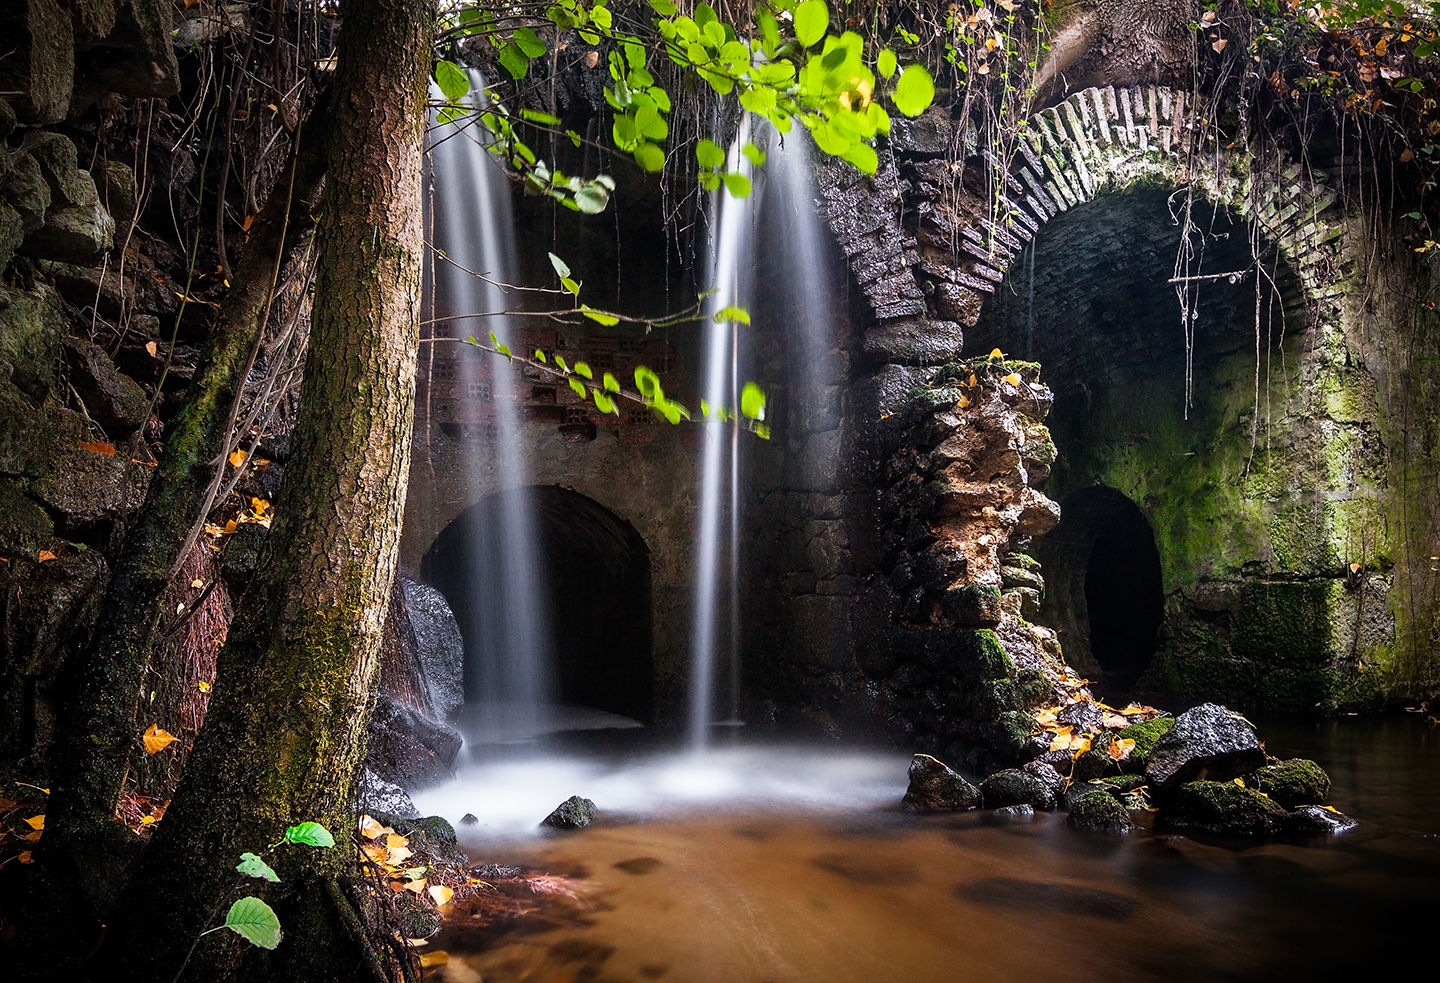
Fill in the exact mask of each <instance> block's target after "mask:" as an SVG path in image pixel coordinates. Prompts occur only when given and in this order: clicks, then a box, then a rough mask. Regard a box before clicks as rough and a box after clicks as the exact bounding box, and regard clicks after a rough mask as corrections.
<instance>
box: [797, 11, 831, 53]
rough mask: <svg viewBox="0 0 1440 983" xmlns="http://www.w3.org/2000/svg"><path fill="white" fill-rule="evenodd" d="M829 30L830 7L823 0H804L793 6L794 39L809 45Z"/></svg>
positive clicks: (806, 45)
mask: <svg viewBox="0 0 1440 983" xmlns="http://www.w3.org/2000/svg"><path fill="white" fill-rule="evenodd" d="M828 30H830V8H829V7H827V6H825V0H805V2H804V3H802V4H800V6H798V7H796V8H795V40H797V41H799V42H800V43H801V44H802V45H804V46H805V47H807V48H808V47H810V46H811V45H812V44H814V43H815V42H816V41H819V40H820V39H821V38H823V37H824V36H825V32H826V31H828Z"/></svg>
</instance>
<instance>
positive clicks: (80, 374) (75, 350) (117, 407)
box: [65, 338, 150, 436]
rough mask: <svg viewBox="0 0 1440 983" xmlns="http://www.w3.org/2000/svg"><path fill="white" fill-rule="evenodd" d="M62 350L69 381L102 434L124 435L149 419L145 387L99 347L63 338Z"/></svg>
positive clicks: (74, 339) (77, 339) (82, 340)
mask: <svg viewBox="0 0 1440 983" xmlns="http://www.w3.org/2000/svg"><path fill="white" fill-rule="evenodd" d="M65 350H66V354H67V361H68V362H69V364H70V384H71V385H73V386H74V387H75V391H76V392H78V393H79V394H80V398H81V400H83V401H84V403H85V409H86V410H87V411H88V412H89V413H90V415H91V416H92V417H93V418H94V419H95V420H96V422H98V423H99V424H100V426H102V427H103V428H104V429H105V432H106V433H108V434H111V435H112V436H126V435H128V434H131V433H133V432H134V431H135V430H136V428H138V427H139V426H140V425H141V424H142V423H144V422H145V421H146V420H147V419H148V418H149V416H150V401H149V399H148V398H147V397H146V396H145V390H143V389H141V388H140V387H139V386H137V385H136V384H135V383H134V382H133V381H132V380H131V379H130V378H129V377H128V376H125V375H122V374H121V373H120V371H119V370H118V369H116V368H115V363H114V362H112V361H110V356H109V355H107V354H105V350H104V349H103V348H101V347H100V346H99V345H96V344H94V343H92V342H89V341H85V340H84V339H82V338H67V339H66V340H65Z"/></svg>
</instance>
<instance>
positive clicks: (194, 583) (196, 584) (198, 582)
mask: <svg viewBox="0 0 1440 983" xmlns="http://www.w3.org/2000/svg"><path fill="white" fill-rule="evenodd" d="M190 586H191V587H195V588H200V587H204V586H205V581H203V580H201V579H200V578H198V577H197V578H195V579H194V580H192V581H190Z"/></svg>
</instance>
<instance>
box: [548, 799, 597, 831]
mask: <svg viewBox="0 0 1440 983" xmlns="http://www.w3.org/2000/svg"><path fill="white" fill-rule="evenodd" d="M596 811H597V810H596V809H595V803H594V802H592V801H590V800H589V799H582V798H581V797H580V796H578V795H572V796H570V798H568V799H566V800H565V801H564V802H562V803H560V804H559V805H558V806H556V807H555V811H554V812H552V813H550V815H548V816H546V817H545V818H544V819H542V820H541V821H540V825H542V826H553V827H554V828H555V829H584V828H585V827H586V826H589V825H590V824H591V823H592V822H594V821H595V813H596Z"/></svg>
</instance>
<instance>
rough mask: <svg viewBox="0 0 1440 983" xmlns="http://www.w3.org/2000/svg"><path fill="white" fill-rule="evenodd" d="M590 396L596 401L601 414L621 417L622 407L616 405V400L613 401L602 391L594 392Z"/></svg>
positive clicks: (596, 406)
mask: <svg viewBox="0 0 1440 983" xmlns="http://www.w3.org/2000/svg"><path fill="white" fill-rule="evenodd" d="M590 396H591V398H592V399H594V400H595V408H596V409H597V410H599V411H600V412H601V413H613V414H615V415H616V416H619V415H620V407H618V406H616V405H615V400H613V399H611V398H610V397H609V396H607V395H605V394H604V393H602V392H601V391H600V390H598V389H596V390H594V391H593V392H591V393H590Z"/></svg>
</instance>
